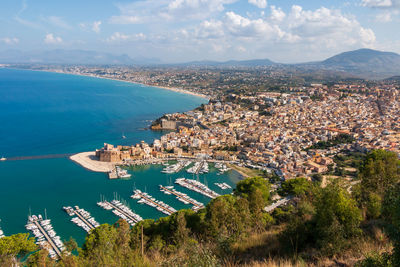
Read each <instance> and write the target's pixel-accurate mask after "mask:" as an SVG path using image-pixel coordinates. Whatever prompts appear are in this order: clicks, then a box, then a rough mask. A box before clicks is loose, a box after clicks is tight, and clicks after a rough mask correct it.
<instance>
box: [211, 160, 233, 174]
mask: <svg viewBox="0 0 400 267" xmlns="http://www.w3.org/2000/svg"><path fill="white" fill-rule="evenodd" d="M214 167H215V168H216V169H218V170H219V173H218V174H217V175H221V174H224V173H225V172H227V171H229V170H230V168H228V167H227V166H226V164H224V163H221V162H217V163H215V165H214Z"/></svg>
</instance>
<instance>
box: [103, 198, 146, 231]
mask: <svg viewBox="0 0 400 267" xmlns="http://www.w3.org/2000/svg"><path fill="white" fill-rule="evenodd" d="M97 205H98V206H99V207H102V208H103V209H105V210H111V211H112V213H114V214H115V215H117V216H118V217H120V218H121V219H124V220H125V221H127V222H128V223H129V224H130V225H131V226H134V225H135V224H136V223H138V222H140V221H142V220H143V218H142V217H141V216H140V215H138V214H136V213H134V212H133V211H132V210H131V209H130V208H129V207H128V206H126V205H124V204H122V203H121V201H119V200H116V199H114V200H112V201H111V202H109V201H106V200H103V201H100V202H97Z"/></svg>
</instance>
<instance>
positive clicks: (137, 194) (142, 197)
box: [131, 189, 176, 215]
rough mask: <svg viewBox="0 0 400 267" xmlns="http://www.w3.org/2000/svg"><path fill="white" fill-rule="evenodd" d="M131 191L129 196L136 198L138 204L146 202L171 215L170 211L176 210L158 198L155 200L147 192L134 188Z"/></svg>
mask: <svg viewBox="0 0 400 267" xmlns="http://www.w3.org/2000/svg"><path fill="white" fill-rule="evenodd" d="M133 193H134V194H133V195H132V196H131V198H133V199H138V203H140V204H147V205H149V206H151V207H154V208H156V209H157V210H158V211H160V212H162V213H164V214H166V215H171V214H172V213H175V212H176V209H174V208H172V207H171V206H169V205H167V204H165V203H164V202H162V201H160V200H156V199H155V198H153V197H152V196H150V195H149V194H147V193H145V192H142V191H140V190H139V189H136V190H134V191H133Z"/></svg>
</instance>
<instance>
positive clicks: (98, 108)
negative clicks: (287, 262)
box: [0, 69, 240, 244]
mask: <svg viewBox="0 0 400 267" xmlns="http://www.w3.org/2000/svg"><path fill="white" fill-rule="evenodd" d="M205 102H207V100H205V99H203V98H199V97H195V96H191V95H186V94H182V93H176V92H172V91H168V90H164V89H160V88H155V87H148V86H144V85H139V84H131V83H127V82H119V81H112V80H106V79H98V78H92V77H83V76H76V75H67V74H59V73H49V72H36V71H27V70H12V69H0V157H2V156H4V157H16V156H30V155H48V154H62V153H76V152H82V151H92V150H94V149H96V148H99V147H102V146H103V143H104V142H107V143H111V144H125V145H130V144H135V143H138V142H140V141H141V140H144V141H147V142H150V143H151V142H152V141H153V140H154V139H155V138H159V137H160V136H161V135H162V134H163V133H162V132H153V131H149V130H146V129H145V128H146V127H148V126H149V124H150V123H151V121H152V120H154V119H156V118H157V117H159V116H161V115H162V114H164V113H172V112H178V111H187V110H191V109H193V108H195V107H197V106H198V105H200V104H201V103H205ZM122 134H124V135H125V136H126V137H127V138H126V139H122V138H121V136H122ZM162 167H163V166H161V165H151V166H142V167H135V168H133V169H130V170H129V172H130V173H131V174H132V178H131V179H128V180H109V179H108V178H107V177H106V175H105V174H103V173H94V172H90V171H87V170H86V169H84V168H82V167H81V166H79V165H77V164H75V163H74V162H72V161H70V160H69V159H67V158H58V159H40V160H24V161H5V162H0V219H1V222H0V227H1V228H2V230H3V231H4V233H5V234H6V235H10V234H15V233H19V232H26V230H25V227H24V225H25V223H26V220H27V215H28V214H29V212H30V211H31V212H32V214H39V213H40V214H43V215H44V213H45V210H46V213H47V216H48V218H50V219H52V223H53V227H54V229H55V231H56V232H57V234H59V235H60V236H61V238H62V239H69V237H71V236H72V237H73V238H75V239H76V240H77V241H78V243H79V244H82V243H83V241H84V238H85V235H86V233H85V232H84V231H83V230H82V229H81V228H79V227H78V226H76V225H74V224H73V223H72V222H70V217H69V216H68V215H67V214H66V213H65V212H64V211H62V207H63V206H67V205H71V206H74V205H78V206H80V207H82V208H84V209H86V210H87V211H89V212H90V213H91V214H92V215H93V216H94V217H95V218H96V220H97V221H98V222H100V223H114V222H115V221H116V220H118V217H116V216H115V215H114V214H112V213H111V212H110V211H106V210H103V209H101V208H100V207H98V206H97V205H96V202H97V201H98V200H100V195H103V196H105V197H106V198H107V199H109V200H112V198H113V196H114V194H118V196H119V197H120V198H122V199H124V200H126V201H127V203H128V204H129V206H130V207H131V208H132V209H133V210H135V212H136V213H138V214H140V215H141V216H142V217H143V218H154V219H156V218H159V217H162V216H164V215H163V213H160V212H158V211H157V210H155V209H154V208H152V207H149V206H146V205H141V204H138V203H137V202H136V200H133V199H130V197H129V196H130V195H131V194H132V189H133V188H134V187H135V188H138V189H141V190H143V191H144V190H146V191H147V192H148V193H150V194H151V195H153V196H154V197H155V198H156V199H160V200H162V201H164V202H166V203H168V204H170V205H171V206H172V207H174V208H176V209H181V208H190V206H189V205H185V204H183V203H181V202H179V201H178V200H176V199H175V198H174V197H173V196H170V195H165V194H163V193H161V192H160V191H159V188H158V185H159V184H163V185H172V184H173V182H174V180H175V178H178V177H183V176H184V177H186V178H192V177H191V175H189V174H187V173H186V172H185V171H181V172H180V173H178V174H172V175H168V174H163V173H161V172H160V171H161V170H162ZM239 179H240V175H239V174H238V173H236V172H233V171H230V172H228V173H226V174H224V175H220V176H218V175H217V172H216V170H215V169H213V168H211V171H210V172H209V173H208V174H204V175H200V177H199V180H200V181H201V182H204V183H207V184H208V185H209V187H210V188H211V189H213V190H215V191H216V192H218V193H230V192H231V190H224V191H222V190H220V189H219V188H218V187H216V186H215V185H214V182H216V181H221V182H227V183H228V184H230V185H232V186H233V185H234V184H235V183H236V182H237V181H238V180H239ZM175 188H176V189H177V190H179V191H182V192H185V193H188V194H189V195H190V196H191V197H193V198H195V199H197V200H198V201H201V202H203V203H207V202H209V201H210V199H208V198H207V197H205V196H202V195H200V194H198V193H195V192H192V191H189V190H187V189H184V188H182V187H180V186H178V185H176V186H175Z"/></svg>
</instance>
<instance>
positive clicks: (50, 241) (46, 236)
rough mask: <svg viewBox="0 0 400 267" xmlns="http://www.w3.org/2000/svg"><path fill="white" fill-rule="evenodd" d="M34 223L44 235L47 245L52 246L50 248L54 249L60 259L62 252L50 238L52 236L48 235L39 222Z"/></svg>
mask: <svg viewBox="0 0 400 267" xmlns="http://www.w3.org/2000/svg"><path fill="white" fill-rule="evenodd" d="M33 223H34V224H35V225H36V226H37V227H38V229H39V231H40V232H41V233H42V234H43V235H44V238H46V241H47V243H49V244H50V246H51V247H52V248H53V250H54V252H55V253H56V254H57V256H58V257H61V251H60V250H59V249H58V247H57V246H56V244H54V242H53V240H52V239H51V238H50V236H48V235H47V232H46V231H45V230H44V229H43V228H42V226H41V225H40V223H38V221H33Z"/></svg>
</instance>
